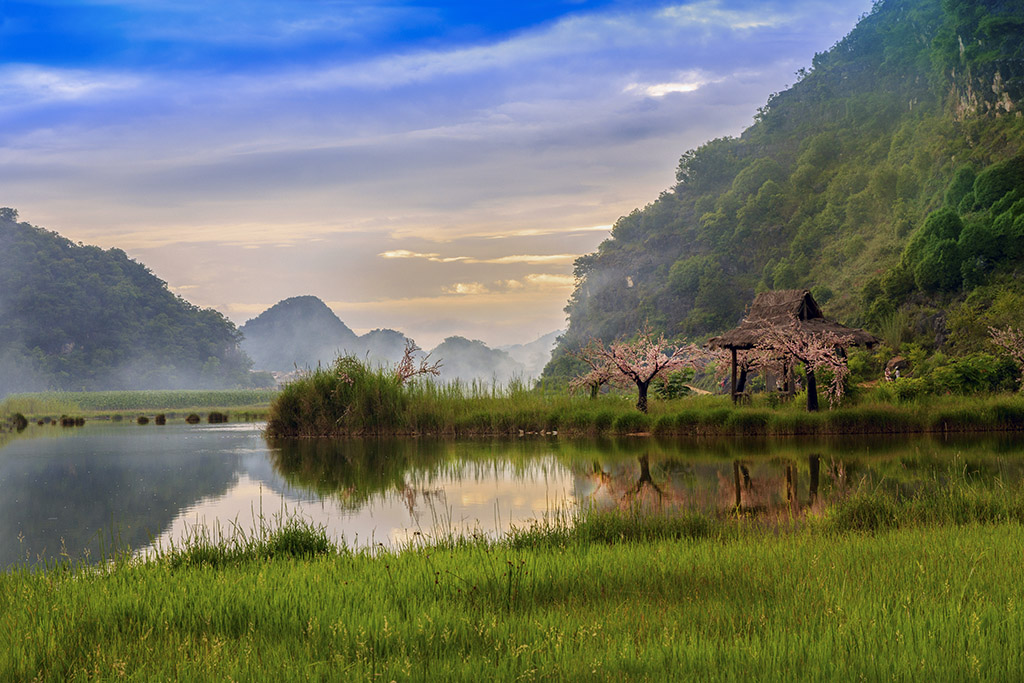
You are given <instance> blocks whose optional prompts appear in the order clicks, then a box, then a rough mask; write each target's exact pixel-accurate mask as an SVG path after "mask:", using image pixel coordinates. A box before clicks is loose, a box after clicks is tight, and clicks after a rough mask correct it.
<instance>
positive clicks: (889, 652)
mask: <svg viewBox="0 0 1024 683" xmlns="http://www.w3.org/2000/svg"><path fill="white" fill-rule="evenodd" d="M299 532H300V533H298V536H299V537H302V536H303V534H302V533H301V529H300V530H299ZM307 536H315V533H310V534H307ZM530 538H532V540H528V541H527V542H525V543H523V544H516V543H503V544H499V545H494V544H489V543H485V542H482V541H467V542H461V543H459V542H456V543H452V544H449V545H447V546H446V547H434V548H430V547H420V548H409V549H407V550H405V551H404V552H400V553H394V554H393V553H382V554H379V555H377V556H370V555H368V554H365V553H351V552H344V551H343V552H340V553H335V552H328V553H324V554H309V555H306V554H305V553H306V551H307V550H308V551H310V553H313V552H317V551H322V546H321V544H320V543H319V542H318V541H317V539H316V538H311V539H306V541H311V542H308V543H304V542H303V540H302V538H299V539H298V540H295V539H293V541H294V542H292V543H290V542H288V541H280V540H276V541H273V542H270V543H265V544H263V546H262V552H260V551H259V549H257V552H255V553H246V552H241V553H237V554H235V555H230V554H229V555H220V556H217V557H214V556H212V555H210V554H209V553H207V554H205V555H204V554H203V553H201V552H192V553H191V554H190V555H187V556H186V557H184V561H183V558H182V557H180V556H179V557H178V558H177V560H175V558H174V557H171V556H165V557H164V558H163V559H162V560H159V561H153V562H149V563H145V564H132V563H127V562H123V563H120V564H117V565H115V566H112V567H110V568H107V569H99V570H64V569H59V568H54V569H51V570H50V571H37V572H30V571H27V570H15V571H11V572H7V573H4V574H0V614H2V615H3V617H2V619H3V622H4V628H3V629H0V678H3V679H5V680H60V681H64V680H87V679H88V680H112V679H121V678H129V679H141V680H240V679H241V680H256V679H260V680H377V679H380V680H407V679H413V680H472V681H478V680H492V679H499V680H552V679H554V680H667V679H675V680H681V679H693V680H751V679H757V680H779V681H783V680H787V681H788V680H857V679H866V680H882V679H885V680H922V679H932V680H939V681H947V680H949V681H952V680H958V681H959V680H1019V679H1020V677H1021V675H1022V674H1024V652H1022V650H1021V648H1020V643H1021V642H1024V611H1022V610H1021V609H1020V605H1021V604H1022V601H1024V563H1021V562H1020V549H1021V547H1024V529H1022V527H1021V526H1020V524H1018V523H1013V522H998V523H993V524H990V525H978V524H969V525H966V526H952V525H940V526H922V527H918V526H912V527H908V528H901V529H895V530H890V531H885V532H878V533H856V532H843V533H835V532H828V531H825V530H823V529H820V528H803V529H801V530H795V531H794V530H789V531H784V532H783V533H778V534H776V533H767V534H765V533H760V532H759V533H726V534H718V535H715V534H712V535H711V536H704V537H700V538H689V537H686V536H683V537H682V538H679V539H676V538H667V537H664V535H661V537H659V535H658V534H655V536H653V537H651V538H648V539H646V540H620V541H612V542H609V541H608V540H605V541H598V540H594V539H590V540H586V539H584V538H582V537H581V536H578V535H573V534H569V535H567V536H564V537H557V536H553V537H546V538H548V540H550V541H552V542H539V543H538V542H536V541H537V540H538V537H537V536H536V534H534V535H533V536H532V537H530ZM289 547H290V548H291V550H290V551H289V550H288V548H289ZM268 549H269V550H270V551H269V552H268ZM218 558H219V561H218Z"/></svg>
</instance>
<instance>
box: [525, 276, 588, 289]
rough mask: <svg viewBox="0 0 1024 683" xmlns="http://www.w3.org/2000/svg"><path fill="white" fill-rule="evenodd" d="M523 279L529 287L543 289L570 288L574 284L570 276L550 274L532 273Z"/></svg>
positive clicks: (573, 279) (574, 281)
mask: <svg viewBox="0 0 1024 683" xmlns="http://www.w3.org/2000/svg"><path fill="white" fill-rule="evenodd" d="M523 279H525V280H526V281H527V282H528V283H529V284H531V285H534V286H536V287H542V288H545V289H550V288H558V289H562V288H571V287H572V286H573V285H574V284H575V283H576V280H575V278H573V276H572V275H556V274H552V273H533V274H530V275H527V276H526V277H525V278H523Z"/></svg>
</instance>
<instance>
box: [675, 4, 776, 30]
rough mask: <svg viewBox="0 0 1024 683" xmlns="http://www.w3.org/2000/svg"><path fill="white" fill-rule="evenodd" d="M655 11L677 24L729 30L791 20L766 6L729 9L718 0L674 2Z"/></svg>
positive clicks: (772, 25) (745, 28) (761, 26)
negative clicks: (746, 9)
mask: <svg viewBox="0 0 1024 683" xmlns="http://www.w3.org/2000/svg"><path fill="white" fill-rule="evenodd" d="M658 15H659V16H660V17H662V18H664V19H669V20H671V21H672V22H673V23H675V24H677V25H680V26H706V27H717V28H723V29H728V30H733V31H748V30H750V29H755V28H773V27H776V26H780V25H782V24H785V23H787V22H790V21H792V20H793V16H792V15H786V14H774V13H773V12H772V11H771V9H770V8H768V7H765V6H764V5H757V6H756V9H754V10H748V11H744V10H732V9H726V8H724V7H722V3H721V2H718V0H705V1H704V2H694V3H689V4H685V5H674V6H672V7H666V8H664V9H663V10H661V11H660V12H659V13H658Z"/></svg>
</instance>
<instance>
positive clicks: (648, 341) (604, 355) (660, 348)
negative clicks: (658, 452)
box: [574, 326, 705, 413]
mask: <svg viewBox="0 0 1024 683" xmlns="http://www.w3.org/2000/svg"><path fill="white" fill-rule="evenodd" d="M704 356H705V354H704V352H703V351H702V350H701V349H699V348H698V347H696V346H694V345H692V344H690V345H687V346H685V347H673V346H671V345H670V344H669V343H668V341H667V340H666V339H665V335H663V334H660V335H658V336H657V337H655V336H654V332H653V331H652V330H651V329H650V327H647V326H644V329H643V330H641V331H640V334H638V335H637V337H636V339H634V340H632V341H622V340H619V341H616V342H613V343H612V344H611V345H610V346H608V347H607V348H605V346H604V345H603V344H601V342H600V341H599V340H595V341H593V342H591V343H590V344H589V345H588V346H586V347H585V348H584V349H583V351H582V352H581V356H580V357H581V358H583V360H584V362H586V363H587V364H588V365H590V367H591V368H592V369H591V371H590V372H588V373H587V374H586V375H583V376H582V377H580V378H577V380H574V382H577V386H591V387H593V386H594V383H595V382H598V381H600V380H601V378H602V377H605V376H607V378H608V379H605V380H604V382H607V381H619V382H623V383H626V382H629V383H632V384H635V385H636V389H637V402H636V407H637V409H639V410H640V411H641V412H643V413H646V412H647V390H648V389H649V388H650V386H651V382H652V381H654V379H655V378H656V377H658V376H659V375H662V374H665V375H667V374H668V373H670V372H673V371H675V370H681V369H683V368H687V367H693V368H696V367H697V366H698V365H699V364H700V360H701V359H703V358H704ZM602 383H603V382H602ZM597 386H598V387H600V384H597ZM592 391H593V389H592Z"/></svg>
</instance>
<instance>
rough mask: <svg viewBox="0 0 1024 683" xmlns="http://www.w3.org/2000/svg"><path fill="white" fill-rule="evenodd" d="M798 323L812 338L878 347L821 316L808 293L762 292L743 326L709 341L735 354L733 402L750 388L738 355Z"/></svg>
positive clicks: (861, 332)
mask: <svg viewBox="0 0 1024 683" xmlns="http://www.w3.org/2000/svg"><path fill="white" fill-rule="evenodd" d="M794 320H796V324H797V325H799V326H800V328H801V329H802V330H803V331H805V332H807V333H809V334H812V335H815V334H821V333H824V332H831V333H833V334H835V335H836V336H838V337H841V338H843V339H847V340H849V342H848V345H849V346H867V347H871V346H874V345H875V344H877V343H878V339H876V338H875V337H874V336H873V335H871V334H869V333H867V332H865V331H864V330H859V329H856V328H852V327H846V326H845V325H840V324H839V323H837V322H834V321H832V320H828V319H827V318H825V316H824V315H822V313H821V308H819V307H818V302H817V301H815V300H814V297H813V296H811V293H810V292H809V291H808V290H806V289H783V290H778V291H773V292H761V293H760V294H758V295H757V297H756V298H755V299H754V303H753V304H751V306H750V310H749V311H748V312H747V315H746V317H744V318H743V321H742V322H741V323H740V326H739V327H737V328H736V329H734V330H730V331H728V332H726V333H725V334H722V335H721V336H718V337H712V338H711V339H710V340H708V345H710V346H711V347H712V348H719V349H729V350H730V351H732V385H731V390H730V394H731V395H732V400H733V401H735V400H736V397H737V396H738V395H739V394H740V393H742V392H743V388H744V385H745V384H746V374H747V373H746V369H745V368H744V369H743V370H742V373H741V375H740V377H739V378H737V376H736V366H737V363H736V352H737V351H746V350H749V349H752V348H754V347H755V346H757V344H758V343H759V342H760V341H761V339H762V338H763V337H764V335H765V333H766V331H767V330H769V329H772V328H782V329H789V327H790V326H791V325H792V324H793V321H794Z"/></svg>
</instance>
